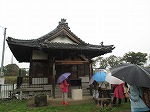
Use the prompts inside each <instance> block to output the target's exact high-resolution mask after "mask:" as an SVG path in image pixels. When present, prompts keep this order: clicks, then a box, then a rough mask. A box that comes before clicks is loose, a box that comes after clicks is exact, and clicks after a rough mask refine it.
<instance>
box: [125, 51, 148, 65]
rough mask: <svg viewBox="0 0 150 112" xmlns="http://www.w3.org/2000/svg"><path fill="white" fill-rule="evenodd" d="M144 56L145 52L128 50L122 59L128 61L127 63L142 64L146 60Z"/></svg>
mask: <svg viewBox="0 0 150 112" xmlns="http://www.w3.org/2000/svg"><path fill="white" fill-rule="evenodd" d="M146 56H147V53H141V52H137V53H135V52H128V53H125V55H124V56H123V60H124V61H125V62H129V63H132V64H137V65H144V63H145V62H146V60H147V58H146Z"/></svg>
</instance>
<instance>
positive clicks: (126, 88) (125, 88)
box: [124, 82, 129, 103]
mask: <svg viewBox="0 0 150 112" xmlns="http://www.w3.org/2000/svg"><path fill="white" fill-rule="evenodd" d="M126 95H128V96H126ZM128 99H129V87H128V84H127V83H126V82H125V83H124V100H125V103H127V101H128Z"/></svg>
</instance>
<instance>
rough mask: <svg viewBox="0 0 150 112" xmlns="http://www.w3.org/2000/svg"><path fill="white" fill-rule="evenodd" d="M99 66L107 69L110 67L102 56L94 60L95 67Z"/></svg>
mask: <svg viewBox="0 0 150 112" xmlns="http://www.w3.org/2000/svg"><path fill="white" fill-rule="evenodd" d="M97 65H98V66H99V68H106V67H107V66H108V63H107V60H106V59H105V58H103V57H101V56H99V57H97V58H95V59H94V62H93V66H94V67H96V66H97Z"/></svg>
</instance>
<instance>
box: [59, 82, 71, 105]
mask: <svg viewBox="0 0 150 112" xmlns="http://www.w3.org/2000/svg"><path fill="white" fill-rule="evenodd" d="M68 86H69V84H68V83H67V81H66V79H65V80H63V81H62V82H61V84H60V88H61V90H62V99H63V101H62V102H61V103H62V104H63V105H68V102H67V95H68V94H67V93H68V92H69V90H68Z"/></svg>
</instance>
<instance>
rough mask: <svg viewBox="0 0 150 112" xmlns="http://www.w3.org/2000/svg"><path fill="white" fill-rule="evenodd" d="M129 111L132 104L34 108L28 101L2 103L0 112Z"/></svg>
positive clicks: (91, 104)
mask: <svg viewBox="0 0 150 112" xmlns="http://www.w3.org/2000/svg"><path fill="white" fill-rule="evenodd" d="M129 109H130V103H123V104H122V105H121V106H120V107H111V108H107V107H105V108H100V107H97V106H96V104H95V103H91V102H87V103H86V102H85V103H84V104H76V105H68V106H51V105H49V106H45V107H33V106H29V105H28V100H22V101H20V100H7V101H0V112H127V111H125V110H129Z"/></svg>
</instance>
